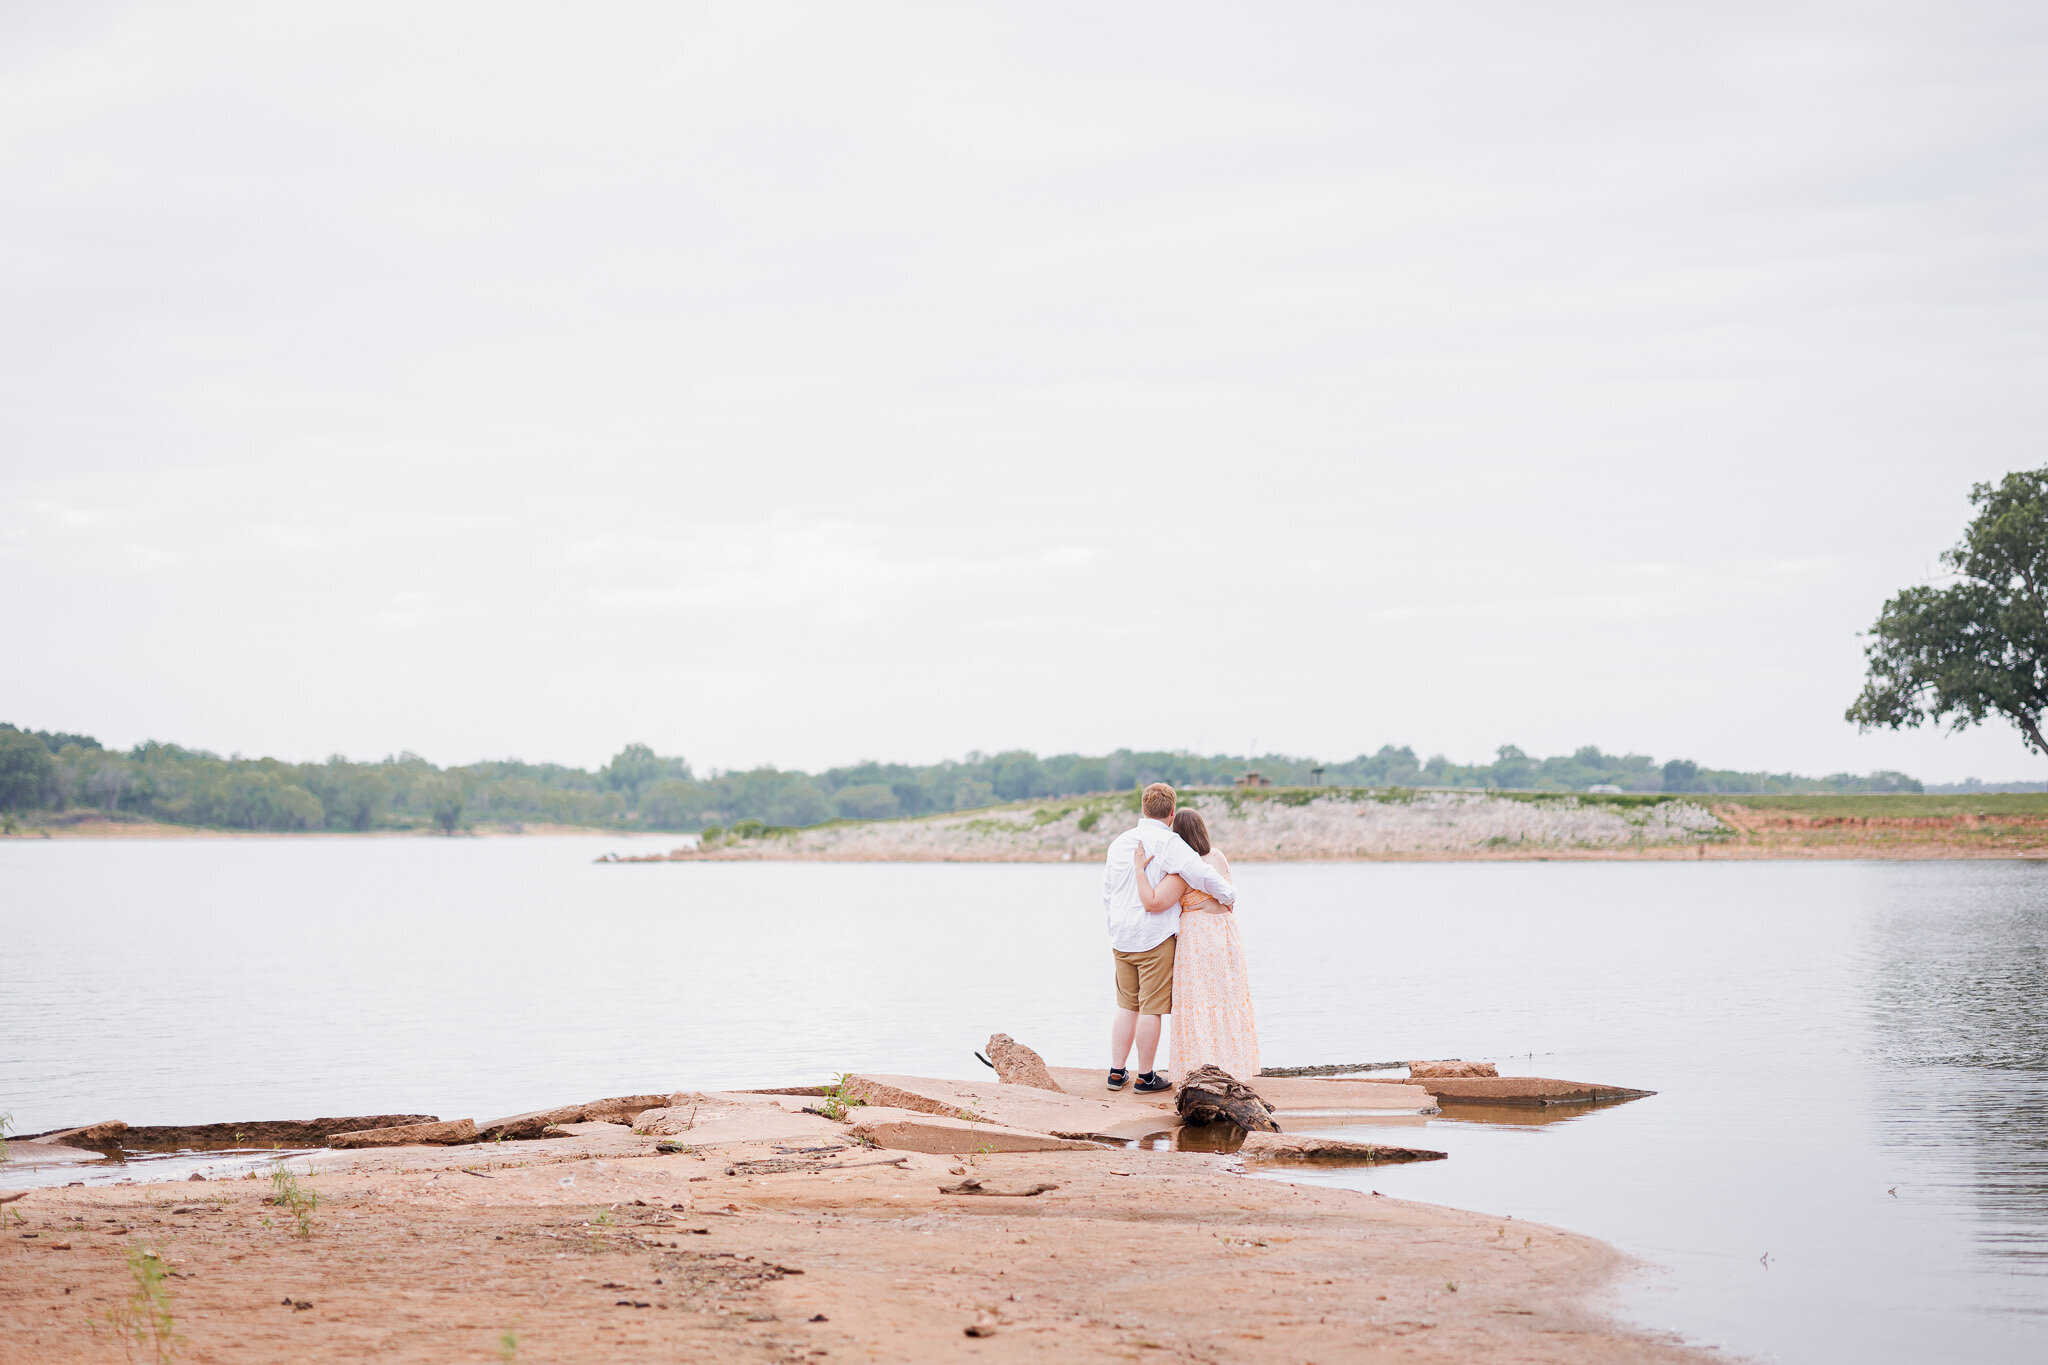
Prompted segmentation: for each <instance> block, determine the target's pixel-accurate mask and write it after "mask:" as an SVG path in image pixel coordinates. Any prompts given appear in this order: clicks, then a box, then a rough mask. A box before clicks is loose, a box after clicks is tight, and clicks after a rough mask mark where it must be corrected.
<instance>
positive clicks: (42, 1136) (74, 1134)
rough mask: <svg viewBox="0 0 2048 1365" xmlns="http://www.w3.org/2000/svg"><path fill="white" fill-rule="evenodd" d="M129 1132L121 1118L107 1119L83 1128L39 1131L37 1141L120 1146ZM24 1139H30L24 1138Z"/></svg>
mask: <svg viewBox="0 0 2048 1365" xmlns="http://www.w3.org/2000/svg"><path fill="white" fill-rule="evenodd" d="M127 1133H128V1125H127V1124H125V1123H123V1122H121V1120H119V1119H107V1120H105V1121H103V1122H100V1123H88V1124H86V1125H85V1127H83V1128H64V1129H60V1130H59V1131H57V1132H54V1133H39V1134H37V1135H36V1138H35V1139H34V1140H35V1141H37V1142H48V1143H51V1144H54V1145H56V1146H59V1147H118V1146H120V1144H121V1139H122V1138H123V1137H125V1136H126V1135H127ZM22 1140H23V1141H28V1139H26V1138H24V1139H22Z"/></svg>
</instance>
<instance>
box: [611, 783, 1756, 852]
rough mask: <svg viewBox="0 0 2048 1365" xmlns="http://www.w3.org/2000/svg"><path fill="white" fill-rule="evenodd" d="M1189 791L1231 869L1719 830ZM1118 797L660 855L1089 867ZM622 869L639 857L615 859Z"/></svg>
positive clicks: (1441, 802)
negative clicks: (1244, 865)
mask: <svg viewBox="0 0 2048 1365" xmlns="http://www.w3.org/2000/svg"><path fill="white" fill-rule="evenodd" d="M1303 797H1304V794H1302V793H1292V792H1290V793H1285V794H1274V795H1258V794H1232V795H1221V794H1196V795H1194V796H1192V797H1191V798H1190V800H1189V801H1188V804H1190V805H1192V806H1193V807H1194V808H1195V809H1196V810H1199V811H1200V812H1201V813H1202V818H1203V819H1204V820H1206V821H1207V822H1208V825H1209V833H1210V837H1211V838H1212V839H1214V841H1215V843H1216V845H1217V847H1219V848H1222V849H1224V850H1226V851H1227V852H1228V853H1229V855H1230V857H1231V858H1232V860H1233V861H1240V862H1241V861H1271V860H1279V859H1317V858H1381V857H1400V856H1403V855H1408V856H1422V857H1429V856H1432V855H1435V856H1446V855H1450V856H1458V855H1467V856H1469V855H1475V854H1477V855H1484V854H1488V853H1498V854H1509V855H1512V854H1515V853H1537V852H1542V851H1546V850H1552V851H1558V852H1568V851H1572V850H1589V851H1601V850H1605V851H1626V850H1629V849H1635V848H1671V847H1673V846H1685V845H1692V844H1696V843H1700V842H1702V841H1703V840H1705V839H1708V838H1712V837H1717V836H1720V835H1722V834H1725V833H1726V827H1725V826H1723V825H1722V824H1721V822H1720V821H1719V820H1717V819H1716V818H1715V817H1714V814H1713V813H1712V812H1711V811H1709V810H1707V809H1706V807H1704V806H1700V805H1696V804H1694V803H1693V802H1690V801H1679V800H1667V801H1661V802H1658V803H1656V804H1652V805H1617V804H1609V803H1602V802H1587V801H1582V800H1580V799H1579V798H1577V797H1574V796H1559V797H1556V798H1541V799H1535V800H1530V799H1527V798H1516V797H1507V796H1498V795H1493V794H1489V793H1485V792H1416V793H1412V794H1411V793H1389V794H1367V793H1357V792H1343V793H1332V794H1330V795H1327V796H1313V797H1306V798H1305V799H1301V798H1303ZM1131 807H1132V800H1131V798H1130V797H1125V796H1113V797H1112V796H1105V797H1094V798H1066V799H1062V800H1056V801H1047V802H1045V803H1044V804H1042V805H1038V806H1017V807H1007V808H1003V809H999V810H988V811H976V812H973V813H968V814H954V815H943V816H932V817H927V818H924V819H916V820H887V821H873V822H867V823H854V824H834V825H825V826H820V827H818V828H814V829H804V830H790V831H782V832H775V833H770V834H766V835H761V836H755V837H751V838H734V837H732V836H724V837H721V838H718V839H715V840H713V841H711V842H710V843H709V844H707V845H706V846H705V847H704V848H703V849H701V850H697V849H678V850H677V851H676V852H675V853H674V854H672V855H655V858H654V859H648V860H646V861H654V860H660V859H663V858H668V857H674V858H721V859H725V858H730V859H751V858H766V859H785V858H787V859H819V860H833V861H872V862H1089V861H1093V860H1096V859H1099V858H1101V857H1102V856H1103V854H1104V852H1105V851H1106V850H1107V848H1108V846H1109V841H1110V840H1111V839H1114V838H1115V837H1116V836H1117V835H1118V834H1120V833H1122V832H1123V831H1124V830H1127V829H1129V828H1130V827H1131V826H1132V825H1134V824H1135V823H1137V818H1138V817H1137V813H1136V811H1135V810H1133V809H1132V808H1131ZM620 861H641V860H629V859H621V860H620Z"/></svg>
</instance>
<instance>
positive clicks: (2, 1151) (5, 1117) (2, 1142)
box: [0, 1114, 14, 1161]
mask: <svg viewBox="0 0 2048 1365" xmlns="http://www.w3.org/2000/svg"><path fill="white" fill-rule="evenodd" d="M13 1126H14V1115H12V1114H0V1161H5V1160H7V1130H8V1129H9V1128H12V1127H13Z"/></svg>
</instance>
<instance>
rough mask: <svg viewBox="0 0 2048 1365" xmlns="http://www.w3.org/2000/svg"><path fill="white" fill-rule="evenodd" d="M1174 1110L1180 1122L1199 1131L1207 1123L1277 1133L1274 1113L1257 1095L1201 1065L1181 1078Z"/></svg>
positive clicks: (1234, 1079)
mask: <svg viewBox="0 0 2048 1365" xmlns="http://www.w3.org/2000/svg"><path fill="white" fill-rule="evenodd" d="M1174 1109H1175V1110H1176V1111H1178V1112H1179V1114H1180V1118H1181V1122H1182V1123H1187V1124H1193V1125H1195V1126H1196V1127H1200V1126H1201V1125H1203V1124H1208V1123H1234V1124H1236V1125H1237V1126H1238V1127H1240V1128H1242V1129H1244V1130H1245V1131H1246V1132H1247V1133H1277V1132H1279V1131H1280V1125H1279V1124H1278V1123H1275V1122H1274V1121H1273V1111H1272V1110H1271V1109H1270V1108H1268V1107H1267V1105H1266V1102H1265V1101H1264V1100H1262V1099H1260V1098H1259V1092H1258V1091H1256V1090H1254V1089H1252V1088H1251V1087H1250V1086H1248V1085H1246V1084H1245V1083H1244V1082H1243V1081H1241V1080H1239V1079H1237V1077H1235V1076H1233V1075H1231V1074H1230V1073H1229V1072H1228V1071H1225V1070H1224V1069H1223V1068H1222V1067H1220V1066H1215V1065H1208V1064H1205V1065H1202V1066H1198V1067H1196V1068H1195V1069H1194V1071H1193V1073H1192V1074H1190V1075H1188V1076H1187V1077H1185V1078H1183V1079H1182V1081H1181V1083H1180V1094H1179V1095H1178V1096H1177V1097H1176V1098H1175V1100H1174Z"/></svg>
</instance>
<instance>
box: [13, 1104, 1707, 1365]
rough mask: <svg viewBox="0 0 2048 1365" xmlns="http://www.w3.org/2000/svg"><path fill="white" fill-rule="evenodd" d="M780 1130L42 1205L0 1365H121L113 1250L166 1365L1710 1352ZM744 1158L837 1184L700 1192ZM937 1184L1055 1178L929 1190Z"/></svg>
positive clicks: (1155, 1205)
mask: <svg viewBox="0 0 2048 1365" xmlns="http://www.w3.org/2000/svg"><path fill="white" fill-rule="evenodd" d="M776 1126H777V1127H778V1128H779V1129H780V1130H781V1131H780V1133H779V1136H777V1137H775V1138H768V1139H760V1140H739V1141H731V1142H721V1143H717V1144H708V1143H707V1144H705V1145H703V1146H699V1147H697V1148H696V1150H695V1151H692V1152H679V1153H673V1154H667V1155H663V1154H658V1153H657V1152H656V1151H655V1143H656V1139H654V1138H652V1137H647V1136H640V1135H636V1134H634V1133H632V1132H631V1131H630V1130H628V1129H627V1128H625V1127H623V1126H622V1125H615V1124H591V1125H579V1126H578V1128H577V1135H576V1136H573V1137H567V1138H559V1139H552V1140H544V1141H535V1142H520V1143H504V1144H493V1145H486V1146H469V1147H451V1148H396V1149H384V1150H377V1151H370V1152H363V1153H345V1154H344V1153H334V1154H329V1155H327V1156H324V1157H320V1158H316V1159H315V1160H314V1162H313V1165H314V1166H315V1167H316V1168H317V1170H318V1173H317V1174H314V1175H311V1176H306V1175H301V1176H300V1177H299V1180H300V1183H301V1184H302V1185H305V1186H306V1187H308V1188H311V1189H313V1190H316V1191H317V1192H318V1195H319V1201H320V1202H319V1205H318V1207H317V1209H315V1210H314V1211H313V1213H312V1215H311V1235H310V1236H309V1237H304V1238H302V1237H300V1236H299V1235H298V1234H297V1233H296V1231H295V1230H294V1229H293V1227H292V1222H291V1218H290V1216H289V1214H288V1212H287V1211H285V1210H283V1209H280V1208H278V1207H276V1206H274V1205H271V1204H269V1203H267V1202H266V1199H267V1197H268V1196H269V1194H270V1189H271V1187H270V1183H269V1182H268V1181H267V1180H262V1179H239V1180H213V1181H205V1182H186V1181H179V1182H176V1183H167V1184H135V1185H89V1186H84V1187H72V1188H59V1189H48V1190H37V1191H34V1192H33V1193H31V1194H30V1195H29V1196H28V1197H27V1198H26V1199H23V1200H21V1201H19V1202H16V1203H14V1204H11V1205H8V1206H7V1207H8V1208H9V1209H11V1210H15V1211H18V1212H19V1214H20V1216H21V1218H22V1219H23V1221H22V1222H21V1223H19V1224H12V1223H11V1224H10V1227H9V1230H8V1235H7V1236H6V1237H5V1238H4V1239H0V1361H4V1362H16V1361H20V1362H29V1361H59V1360H61V1361H107V1362H113V1361H117V1360H127V1359H131V1358H134V1357H132V1356H131V1355H130V1354H129V1353H128V1352H127V1351H126V1350H124V1346H123V1343H122V1342H121V1341H120V1340H119V1339H117V1337H116V1336H115V1335H114V1333H113V1332H112V1331H110V1330H109V1329H107V1328H106V1327H104V1326H99V1325H96V1324H104V1323H105V1322H106V1321H107V1319H108V1317H109V1314H110V1313H112V1312H113V1311H114V1310H116V1309H118V1308H120V1307H121V1306H122V1305H123V1304H124V1303H126V1302H128V1301H129V1300H130V1299H131V1298H132V1296H133V1293H134V1281H133V1278H132V1276H131V1274H130V1270H129V1264H128V1260H127V1256H128V1253H129V1249H130V1248H131V1247H138V1246H139V1247H146V1248H149V1249H152V1250H156V1251H158V1252H159V1253H160V1254H161V1255H162V1256H163V1257H164V1258H165V1261H166V1262H167V1264H168V1265H169V1266H170V1268H171V1270H172V1271H173V1272H174V1276H175V1277H174V1278H171V1279H169V1280H167V1281H166V1283H167V1284H168V1286H169V1289H170V1307H171V1313H172V1320H173V1322H174V1325H175V1331H176V1332H177V1333H178V1335H179V1336H180V1337H181V1338H182V1344H181V1347H180V1350H179V1355H178V1358H179V1359H181V1360H191V1361H220V1362H241V1361H248V1362H270V1361H291V1360H309V1361H310V1360H335V1359H370V1358H376V1359H380V1360H401V1361H437V1362H438V1361H449V1360H499V1359H517V1360H523V1361H565V1360H600V1359H612V1358H618V1357H620V1356H623V1355H626V1354H629V1353H630V1354H632V1355H635V1356H644V1357H646V1358H650V1359H662V1360H684V1361H808V1360H852V1361H903V1360H950V1359H956V1358H960V1359H965V1358H973V1359H982V1360H1026V1359H1029V1360H1047V1361H1054V1360H1058V1361H1070V1360H1079V1361H1095V1360H1104V1361H1108V1360H1116V1361H1127V1360H1189V1361H1215V1362H1222V1361H1238V1360H1244V1361H1274V1362H1279V1361H1288V1362H1301V1361H1325V1362H1328V1361H1339V1360H1369V1359H1381V1358H1390V1359H1391V1358H1399V1359H1402V1360H1417V1361H1446V1362H1449V1361H1468V1360H1473V1359H1480V1358H1484V1359H1488V1360H1515V1361H1557V1362H1566V1361H1571V1362H1605V1361H1617V1362H1618V1361H1650V1362H1660V1361H1670V1362H1679V1361H1687V1362H1692V1361H1701V1360H1706V1359H1721V1358H1723V1357H1721V1356H1719V1355H1714V1354H1711V1353H1707V1352H1703V1351H1695V1350H1692V1349H1689V1348H1685V1347H1682V1346H1679V1345H1676V1344H1674V1343H1671V1342H1667V1341H1663V1340H1659V1339H1657V1338H1654V1337H1651V1336H1649V1335H1646V1334H1643V1333H1640V1332H1637V1331H1635V1330H1633V1329H1631V1328H1628V1327H1626V1326H1624V1325H1621V1324H1619V1323H1617V1322H1616V1321H1614V1320H1612V1319H1610V1318H1607V1317H1605V1316H1603V1315H1602V1314H1601V1313H1600V1312H1599V1310H1598V1307H1597V1295H1598V1294H1599V1292H1600V1291H1601V1290H1602V1289H1603V1288H1604V1287H1605V1286H1607V1285H1608V1284H1610V1283H1611V1282H1612V1281H1613V1279H1614V1278H1615V1277H1616V1276H1617V1275H1618V1274H1619V1273H1621V1272H1622V1271H1624V1270H1625V1269H1626V1268H1627V1262H1626V1261H1625V1259H1624V1258H1623V1257H1621V1256H1620V1254H1619V1253H1617V1252H1615V1251H1614V1250H1613V1249H1612V1248H1609V1247H1607V1246H1605V1245H1604V1244H1602V1243H1600V1242H1597V1241H1595V1240H1593V1239H1591V1238H1587V1237H1581V1236H1578V1235H1576V1234H1573V1233H1569V1232H1564V1231H1560V1230H1557V1229H1554V1228H1548V1227H1543V1226H1539V1225H1536V1224H1530V1223H1521V1222H1516V1221H1513V1220H1509V1219H1500V1218H1494V1217H1489V1216H1486V1215H1484V1214H1477V1213H1466V1212H1460V1211H1456V1210H1451V1209H1444V1208H1438V1207H1435V1206H1432V1205H1427V1204H1418V1203H1409V1202H1405V1201H1401V1200H1395V1199H1385V1198H1377V1197H1374V1196H1372V1195H1370V1194H1360V1193H1355V1192H1350V1191H1341V1190H1331V1189H1320V1188H1311V1187H1307V1186H1296V1185H1290V1184H1286V1183H1282V1182H1280V1181H1273V1180H1254V1179H1249V1178H1247V1177H1246V1176H1244V1175H1242V1174H1239V1173H1238V1171H1237V1168H1236V1165H1235V1163H1234V1161H1233V1160H1232V1159H1231V1158H1229V1157H1224V1156H1217V1155H1205V1154H1200V1153H1192V1152H1155V1151H1136V1150H1126V1149H1111V1150H1104V1151H1094V1152H1049V1153H1017V1154H1005V1155H990V1156H980V1157H976V1158H973V1159H971V1160H970V1159H966V1158H961V1157H955V1156H934V1155H924V1154H919V1153H903V1152H878V1151H874V1150H872V1149H868V1148H863V1147H859V1146H848V1147H844V1148H841V1149H840V1150H835V1151H830V1152H825V1153H817V1152H812V1153H810V1154H809V1155H804V1154H802V1153H801V1152H800V1151H799V1152H798V1153H797V1154H794V1155H792V1153H791V1150H790V1149H792V1148H797V1149H801V1148H805V1147H812V1148H815V1147H837V1146H838V1145H839V1144H842V1143H845V1142H846V1139H845V1137H844V1134H845V1132H846V1130H845V1129H844V1128H843V1127H842V1126H840V1125H837V1124H833V1123H830V1122H829V1121H827V1120H824V1119H821V1118H814V1117H811V1116H808V1115H804V1116H797V1115H790V1116H789V1122H787V1123H782V1124H779V1125H776ZM897 1158H900V1159H901V1162H902V1164H901V1165H900V1166H898V1165H886V1164H863V1165H855V1164H854V1163H866V1162H880V1161H886V1160H892V1159H897ZM746 1160H779V1161H782V1162H785V1163H788V1162H796V1163H809V1164H812V1165H817V1164H820V1163H822V1164H824V1165H826V1166H828V1167H829V1166H832V1165H840V1166H845V1167H847V1169H843V1170H831V1169H818V1170H805V1169H796V1170H788V1171H780V1172H775V1173H745V1172H741V1173H737V1174H728V1170H729V1169H730V1168H731V1167H732V1166H733V1165H734V1163H736V1162H739V1161H746ZM306 1164H307V1163H306V1162H305V1161H303V1160H301V1161H297V1162H294V1163H292V1169H294V1170H300V1171H303V1170H304V1169H305V1167H306ZM955 1172H965V1173H971V1174H972V1175H973V1176H975V1177H976V1178H978V1179H980V1180H981V1181H982V1183H983V1185H984V1186H985V1187H987V1188H991V1189H998V1190H1022V1189H1028V1188H1030V1187H1031V1186H1032V1185H1034V1184H1037V1183H1047V1184H1052V1185H1056V1186H1057V1187H1058V1188H1056V1189H1054V1190H1052V1191H1050V1192H1047V1193H1044V1194H1039V1195H1036V1196H1033V1197H1028V1198H1022V1197H1004V1196H969V1195H961V1194H946V1193H941V1190H940V1187H941V1186H945V1185H957V1184H958V1183H959V1182H960V1180H961V1178H962V1177H961V1175H959V1174H955ZM24 1234H27V1235H24ZM301 1305H303V1306H301ZM969 1329H973V1330H974V1331H976V1332H978V1333H985V1334H986V1335H973V1336H970V1335H969ZM507 1333H510V1334H511V1337H512V1339H513V1345H512V1347H511V1353H510V1354H509V1355H508V1354H507V1353H506V1347H507V1339H506V1334H507ZM135 1355H136V1356H139V1357H140V1358H142V1359H149V1358H151V1357H150V1352H149V1351H148V1349H147V1348H138V1349H137V1350H136V1352H135Z"/></svg>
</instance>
